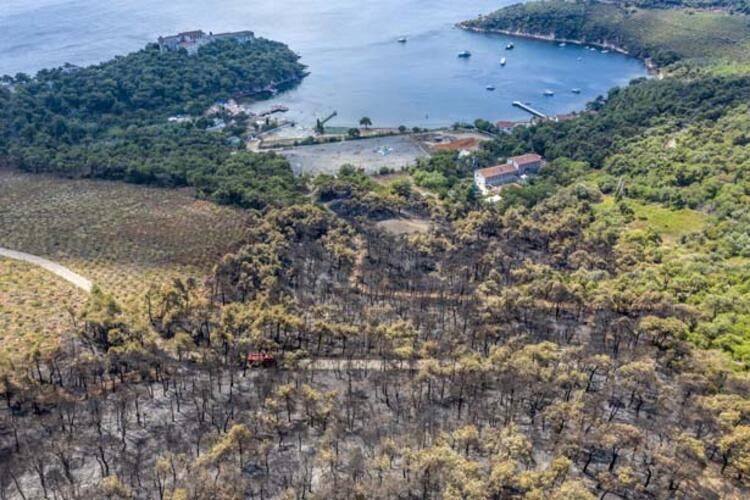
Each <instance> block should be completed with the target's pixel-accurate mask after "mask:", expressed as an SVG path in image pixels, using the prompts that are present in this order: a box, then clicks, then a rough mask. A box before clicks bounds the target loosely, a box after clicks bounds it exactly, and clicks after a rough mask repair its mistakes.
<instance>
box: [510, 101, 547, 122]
mask: <svg viewBox="0 0 750 500" xmlns="http://www.w3.org/2000/svg"><path fill="white" fill-rule="evenodd" d="M513 106H515V107H517V108H521V109H522V110H524V111H526V112H528V113H531V114H532V115H534V116H536V117H537V118H541V119H542V120H548V119H549V116H547V115H545V114H544V113H542V112H541V111H539V110H536V109H534V108H532V107H531V106H528V105H526V104H524V103H522V102H521V101H513Z"/></svg>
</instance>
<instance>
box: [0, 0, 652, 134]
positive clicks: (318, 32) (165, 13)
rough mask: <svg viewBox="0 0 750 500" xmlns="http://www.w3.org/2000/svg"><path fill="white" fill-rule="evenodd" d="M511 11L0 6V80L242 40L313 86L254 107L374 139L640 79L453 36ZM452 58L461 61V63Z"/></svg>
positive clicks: (287, 4)
mask: <svg viewBox="0 0 750 500" xmlns="http://www.w3.org/2000/svg"><path fill="white" fill-rule="evenodd" d="M509 3H511V1H509V0H461V1H456V0H378V1H377V2H374V1H364V0H215V1H206V0H203V1H200V0H170V1H154V0H0V33H1V34H2V35H1V36H0V75H2V74H16V73H19V72H24V73H28V74H33V73H35V72H36V71H38V70H39V69H42V68H48V67H55V66H60V65H62V64H63V63H72V64H76V65H87V64H95V63H98V62H102V61H105V60H108V59H110V58H112V57H114V56H116V55H120V54H126V53H128V52H131V51H135V50H138V49H140V48H142V47H143V46H144V45H146V44H147V43H149V42H153V41H155V40H156V38H157V37H158V36H159V35H169V34H174V33H177V32H181V31H188V30H197V29H202V30H204V31H206V32H209V31H212V32H214V33H218V32H224V31H236V30H252V31H254V32H255V34H256V35H257V36H262V37H266V38H271V39H274V40H278V41H281V42H284V43H286V44H288V45H289V47H290V48H291V49H292V50H294V51H295V52H297V53H298V54H300V56H301V58H302V59H301V61H302V62H303V63H304V64H305V65H307V67H308V71H309V72H310V74H309V76H308V77H307V78H305V79H304V80H303V82H302V83H301V84H299V85H298V86H296V87H295V88H293V89H290V90H288V91H285V92H283V93H281V94H279V95H278V96H276V97H274V98H273V99H272V100H270V101H266V102H262V103H257V104H256V105H255V106H257V107H258V108H259V109H260V108H269V107H270V106H272V105H275V104H281V105H286V106H288V107H289V108H290V110H289V112H288V116H289V117H290V118H293V119H295V120H298V121H299V122H300V123H306V124H310V123H314V122H315V119H316V118H321V117H325V116H328V115H329V114H330V113H332V112H334V111H335V112H336V113H337V116H336V117H335V118H334V119H333V120H331V121H330V122H329V123H328V125H332V126H344V127H345V126H350V125H354V124H356V123H358V122H359V120H360V118H361V117H363V116H368V117H369V118H370V119H371V120H372V122H373V125H374V126H376V127H378V126H381V127H395V126H399V125H405V126H407V127H414V126H419V127H441V126H450V125H451V124H453V123H456V122H471V121H474V120H475V119H476V118H483V119H487V120H491V121H495V120H525V119H528V118H529V115H528V114H527V113H526V112H525V111H523V110H521V109H519V108H517V107H514V106H513V105H512V103H513V101H520V102H523V103H527V104H529V105H531V106H533V107H534V108H536V109H539V110H540V111H542V112H544V113H546V114H551V115H554V114H562V113H570V112H574V111H580V110H582V109H584V108H585V106H586V103H587V102H589V101H591V100H593V99H595V98H596V97H597V96H599V95H606V93H607V91H608V90H609V89H611V88H612V87H615V86H625V85H627V84H628V82H630V81H631V80H632V79H634V78H639V77H644V76H646V74H647V71H646V68H645V66H644V65H643V63H642V62H641V61H639V60H637V59H635V58H632V57H628V56H625V55H622V54H618V53H613V52H609V53H602V51H600V50H590V48H588V47H582V46H578V45H573V44H568V45H566V46H562V47H561V46H559V45H558V44H555V43H550V42H544V41H537V40H528V39H519V38H511V37H508V36H499V35H488V34H480V33H470V32H466V31H463V30H461V29H458V28H457V27H456V23H458V22H460V21H463V20H465V19H470V18H474V17H476V16H478V15H480V14H488V13H490V12H492V11H493V10H495V9H497V8H500V7H502V6H503V5H507V4H509ZM401 37H405V38H406V40H407V41H406V43H399V42H398V39H399V38H401ZM509 43H513V44H514V48H513V49H512V50H506V46H507V45H508V44H509ZM462 51H469V52H470V53H471V57H469V58H460V57H458V53H459V52H462ZM503 57H505V58H506V60H507V63H506V65H505V66H502V65H501V64H500V61H501V59H502V58H503ZM488 87H494V89H495V90H488ZM573 89H580V93H574V92H573V91H572V90H573ZM547 91H549V92H547ZM545 93H547V94H549V93H552V94H554V95H545Z"/></svg>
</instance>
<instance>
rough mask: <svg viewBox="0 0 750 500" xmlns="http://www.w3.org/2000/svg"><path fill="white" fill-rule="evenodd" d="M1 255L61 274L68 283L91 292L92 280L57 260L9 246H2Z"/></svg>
mask: <svg viewBox="0 0 750 500" xmlns="http://www.w3.org/2000/svg"><path fill="white" fill-rule="evenodd" d="M0 257H7V258H9V259H14V260H20V261H23V262H28V263H29V264H34V265H35V266H39V267H41V268H43V269H46V270H47V271H49V272H51V273H52V274H55V275H57V276H59V277H60V278H62V279H64V280H65V281H67V282H68V283H71V284H72V285H74V286H76V287H78V288H80V289H81V290H83V291H84V292H87V293H91V287H92V284H91V281H89V280H87V279H86V278H84V277H83V276H81V275H80V274H76V273H74V272H73V271H71V270H70V269H68V268H67V267H65V266H62V265H60V264H58V263H57V262H52V261H51V260H47V259H44V258H42V257H37V256H36V255H31V254H28V253H24V252H17V251H15V250H9V249H7V248H2V247H0Z"/></svg>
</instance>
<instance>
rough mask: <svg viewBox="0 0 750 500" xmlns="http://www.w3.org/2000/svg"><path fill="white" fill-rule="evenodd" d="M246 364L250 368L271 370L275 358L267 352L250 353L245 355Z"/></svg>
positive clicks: (274, 364) (274, 363)
mask: <svg viewBox="0 0 750 500" xmlns="http://www.w3.org/2000/svg"><path fill="white" fill-rule="evenodd" d="M247 364H248V366H250V367H252V368H273V367H275V366H276V358H275V357H274V356H273V354H269V353H267V352H251V353H248V355H247Z"/></svg>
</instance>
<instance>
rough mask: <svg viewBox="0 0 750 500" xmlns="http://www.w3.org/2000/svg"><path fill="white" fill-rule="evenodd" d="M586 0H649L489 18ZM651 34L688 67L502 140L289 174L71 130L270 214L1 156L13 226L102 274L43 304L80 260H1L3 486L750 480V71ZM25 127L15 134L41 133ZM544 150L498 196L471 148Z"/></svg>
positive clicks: (424, 489)
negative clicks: (83, 292)
mask: <svg viewBox="0 0 750 500" xmlns="http://www.w3.org/2000/svg"><path fill="white" fill-rule="evenodd" d="M647 1H649V0H647ZM654 1H656V2H659V3H658V5H657V4H653V5H652V4H651V3H648V4H647V3H642V4H640V5H642V6H644V7H650V6H655V7H659V9H660V10H654V12H655V13H657V12H658V16H662V15H664V13H665V12H666V9H664V7H666V6H667V4H665V3H662V2H661V1H660V0H654ZM709 1H713V0H709ZM720 2H723V0H716V3H711V4H708V3H707V4H703V5H708V6H716V7H724V6H726V5H730V4H729V3H720ZM731 5H732V6H734V5H735V3H732V4H731ZM737 5H739V4H737ZM581 6H583V8H584V10H583V11H582V12H583V13H582V14H580V15H579V14H576V16H579V17H576V16H573V17H572V19H573V20H574V21H575V22H573V23H572V24H571V25H570V26H573V25H575V24H576V23H578V22H579V21H581V20H582V21H583V25H584V26H590V24H589V23H590V22H591V20H592V19H594V18H595V17H596V16H597V15H598V12H599V11H598V10H597V9H599V7H602V8H605V9H618V12H620V11H621V10H623V9H629V10H627V12H631V10H632V8H633V7H631V6H620V5H614V4H606V5H601V6H600V5H591V4H577V3H571V4H570V6H569V7H568V6H561V4H560V2H556V1H553V2H544V3H540V4H529V5H527V6H524V7H510V8H508V9H506V12H505V13H504V11H500V13H496V14H493V15H492V16H489V17H487V18H483V19H492V18H495V19H505V18H511V17H512V16H516V14H515V13H517V12H524V13H530V12H531V13H533V20H532V21H528V22H527V20H525V19H526V18H524V17H523V16H521V15H520V14H519V15H518V16H520V17H513V19H516V20H517V21H516V22H517V23H516V24H509V25H508V26H509V28H508V29H509V30H511V31H519V30H520V29H521V28H523V30H526V29H529V30H532V29H537V28H534V26H538V29H539V30H540V31H536V32H533V33H529V34H534V33H536V34H541V35H545V36H546V35H548V34H549V32H548V31H543V29H544V30H546V29H547V28H548V27H550V26H551V27H552V28H553V29H554V27H555V26H557V25H558V21H559V26H560V28H559V29H561V30H562V29H568V28H570V26H568V28H566V26H567V25H566V24H565V20H561V19H560V17H565V15H566V14H565V12H566V11H565V9H568V8H570V9H572V10H571V12H574V13H575V12H578V10H576V9H579V8H581ZM733 8H734V7H733ZM519 9H520V10H519ZM637 10H640V9H637ZM643 10H646V9H643ZM672 10H674V12H675V13H679V15H680V16H682V15H686V16H687V15H690V14H689V13H687V11H685V10H684V9H683V4H682V3H680V4H679V5H678V4H675V5H674V9H672ZM735 10H736V9H735ZM508 12H510V13H511V14H508ZM546 13H549V15H547V14H546ZM714 14H715V15H720V16H738V15H737V14H728V13H726V12H722V13H719V14H717V13H712V15H714ZM524 15H525V14H524ZM504 16H506V17H504ZM542 19H548V20H545V21H544V22H545V23H549V24H548V25H547V24H541V20H542ZM660 19H663V18H660ZM722 19H723V18H722ZM733 19H734V18H733ZM736 19H745V18H744V17H737V18H736ZM476 22H479V21H476ZM732 22H734V21H732ZM524 23H526V24H524ZM626 24H627V23H626ZM613 26H614V25H613V24H611V25H609V27H608V28H607V29H614V28H613ZM644 26H645V27H646V28H645V30H646V32H648V36H644V37H643V39H644V40H645V39H652V40H657V38H656V37H658V36H662V35H657V34H654V33H651V32H652V31H653V30H654V29H655V28H654V25H649V24H647V23H646V24H644ZM503 29H505V28H503ZM571 29H572V28H571ZM587 29H588V28H587ZM602 33H604V31H602ZM715 33H716V32H715V31H711V32H710V33H707V34H706V35H705V37H706V39H709V38H710V37H712V36H714V35H715ZM740 35H742V33H740ZM695 36H700V34H696V35H695ZM742 36H744V35H742ZM650 37H653V38H650ZM748 37H750V35H748ZM604 40H605V39H599V42H602V41H604ZM606 41H612V40H609V39H606ZM739 42H740V43H745V42H746V40H745V39H740V40H739ZM653 43H654V45H653V46H652V45H648V44H645V43H644V44H643V45H642V47H643V50H644V52H643V53H642V54H640V55H641V56H643V57H652V58H654V59H658V61H659V63H660V64H670V70H669V71H665V77H664V78H659V79H657V78H654V79H639V80H636V81H633V82H631V83H630V85H628V86H627V87H625V88H621V89H613V90H612V91H611V92H609V94H608V95H607V96H602V97H601V98H599V99H597V100H595V101H594V102H592V103H590V105H589V107H588V109H587V110H586V111H585V112H582V113H581V114H580V115H579V116H577V117H576V118H575V119H572V120H569V121H564V122H559V123H558V122H543V123H537V124H533V125H531V126H529V127H516V128H515V129H514V130H513V132H512V133H510V134H505V133H501V132H499V131H498V130H497V129H495V128H493V126H492V124H491V123H489V122H487V121H484V120H478V121H477V122H476V123H475V125H476V127H477V128H479V129H481V130H484V131H486V132H487V133H490V134H493V136H494V139H493V140H491V141H488V142H485V143H483V144H482V146H481V149H480V150H479V151H478V152H476V153H472V154H469V155H467V154H464V153H459V152H452V151H445V152H441V153H438V154H435V155H432V156H431V157H429V158H424V159H420V160H419V161H418V162H417V163H416V165H414V166H412V167H411V168H409V169H407V170H406V171H404V172H401V173H399V174H395V175H393V174H391V173H390V172H387V171H384V172H383V173H384V174H387V175H382V176H379V177H377V178H374V177H372V176H369V175H367V174H366V173H365V171H364V170H361V169H357V168H354V167H352V166H343V167H342V168H340V169H339V170H338V172H337V173H336V175H319V176H317V177H316V178H314V179H307V178H299V177H294V176H292V175H291V171H290V169H289V165H288V164H287V163H286V161H285V160H283V159H282V158H280V157H277V156H274V155H258V154H251V153H247V152H239V151H232V150H231V149H230V148H226V147H225V145H224V144H223V143H222V142H221V141H222V139H224V138H225V137H223V136H222V134H223V133H219V134H214V133H209V132H206V131H205V130H202V129H201V128H200V127H199V128H198V129H197V130H196V128H195V127H188V126H185V125H175V124H164V123H162V121H159V120H154V121H153V122H152V121H150V118H143V119H144V120H145V121H143V122H141V125H142V126H140V127H137V130H136V129H135V128H130V129H128V131H127V133H126V134H124V135H122V136H116V134H115V130H113V129H112V130H110V129H107V130H106V131H97V132H92V133H90V134H89V132H87V133H86V134H87V135H86V139H85V140H84V141H83V143H81V144H78V146H81V145H82V144H84V145H85V146H86V147H87V148H91V150H93V149H95V148H96V147H101V148H113V149H111V151H121V152H120V153H118V154H119V156H120V157H124V156H129V163H127V167H122V164H120V163H118V162H113V163H106V155H105V154H102V156H101V157H100V159H99V160H98V161H96V162H90V163H85V161H81V162H79V161H76V158H78V159H79V160H85V158H82V157H76V156H72V149H66V148H62V153H60V154H61V155H58V154H57V153H55V154H54V160H55V161H61V163H59V164H56V165H59V166H64V165H70V166H71V167H70V168H73V166H75V168H85V169H88V170H84V171H82V172H83V173H80V172H79V173H78V174H76V175H77V176H88V177H107V175H104V174H100V173H99V171H97V170H96V169H97V168H102V169H104V170H103V171H104V172H108V173H109V174H110V175H111V178H112V179H117V180H128V181H131V182H138V183H142V184H143V183H150V184H158V185H163V186H186V185H189V186H193V187H194V188H197V190H196V189H194V190H193V191H197V193H198V195H199V198H210V199H212V200H215V201H218V202H221V203H231V204H235V205H239V206H241V207H247V208H251V209H253V210H243V209H240V208H232V207H222V206H218V205H216V204H215V203H213V202H211V201H207V200H203V199H195V198H194V196H192V193H190V192H187V191H188V190H180V189H169V190H166V189H159V188H156V187H147V186H143V185H126V184H122V183H117V182H111V181H101V180H98V181H93V180H66V179H59V178H56V177H52V176H48V175H31V174H27V173H18V172H16V171H6V170H0V246H8V247H11V248H16V249H19V250H24V251H29V252H32V253H36V254H39V255H44V256H47V257H49V258H54V259H57V260H59V261H61V262H63V263H64V264H66V265H69V266H70V267H71V268H73V269H75V270H76V271H77V272H80V273H81V274H83V275H85V276H88V277H90V278H91V279H92V280H93V281H94V282H95V283H96V285H98V286H96V287H95V288H94V289H93V290H92V293H91V294H90V295H89V296H87V297H81V296H80V295H73V294H71V295H70V296H69V297H68V299H69V300H68V302H66V303H65V305H64V307H63V306H62V304H60V303H56V304H55V307H49V308H47V307H46V306H44V305H43V304H44V303H43V302H40V301H38V299H37V302H38V304H35V303H34V302H33V299H31V300H32V302H29V300H30V299H29V298H28V297H29V296H28V294H29V293H31V292H30V291H28V290H33V291H36V290H37V289H38V288H46V287H49V288H50V290H51V292H50V293H51V295H50V296H49V297H47V298H45V300H50V299H51V298H54V297H60V294H65V293H66V292H65V290H66V289H65V288H64V285H65V284H64V283H59V282H57V281H55V280H54V279H53V278H51V277H49V276H46V275H44V274H37V275H34V274H33V273H34V272H39V270H38V269H33V268H29V267H28V266H26V265H25V264H16V263H13V265H12V266H11V267H6V266H5V265H6V261H3V260H0V266H3V267H2V268H1V269H2V270H3V271H2V272H0V299H2V300H0V304H2V306H3V307H4V308H5V309H3V310H1V311H0V312H6V311H10V313H11V314H12V315H13V316H12V317H14V318H15V317H17V318H19V319H17V320H16V319H14V320H12V321H13V323H12V326H11V328H14V327H15V328H16V330H15V331H13V330H11V335H12V336H13V339H14V343H12V344H11V346H12V348H13V350H12V351H10V350H9V351H3V350H0V400H2V401H3V411H0V430H1V431H2V432H0V449H2V450H4V453H3V454H0V457H2V458H0V498H6V497H10V498H22V499H26V498H42V497H44V498H50V497H54V498H81V497H91V498H112V499H115V498H119V499H130V498H159V499H160V500H163V499H169V500H177V499H188V498H195V499H198V498H222V499H223V498H227V499H230V498H286V499H304V498H313V497H315V498H324V497H330V498H376V499H380V498H382V499H387V498H422V499H425V500H427V499H438V498H462V499H467V500H489V499H496V498H530V499H533V498H550V499H555V500H563V499H573V498H575V499H593V498H607V497H619V498H672V497H674V498H746V497H748V495H749V493H750V251H749V250H748V249H750V236H749V235H750V210H748V207H750V132H748V131H750V108H749V107H748V102H749V101H750V77H748V76H747V75H744V74H742V73H741V72H737V71H726V72H722V74H717V73H716V72H714V71H713V70H712V71H707V68H708V66H706V63H705V60H703V59H702V56H696V55H691V54H689V53H688V51H687V49H685V52H683V53H678V52H674V51H673V48H672V47H670V46H669V43H667V42H666V41H662V42H656V41H654V42H653ZM147 50H148V49H147ZM730 54H734V53H733V52H732V53H730ZM152 55H154V56H155V54H152ZM170 57H172V56H170ZM175 57H177V56H175ZM179 57H187V56H186V55H185V54H182V55H181V56H179ZM197 57H201V54H199V55H198V56H197ZM732 57H734V56H733V55H732ZM728 61H729V63H730V64H733V60H728ZM21 80H23V78H21ZM13 81H14V85H15V89H14V90H13V92H6V94H5V98H6V99H11V100H14V99H19V96H22V95H23V92H22V91H19V90H18V85H19V83H18V82H19V81H20V80H19V79H18V78H16V79H14V80H13ZM21 87H23V84H21ZM19 92H20V93H19ZM29 109H31V110H32V111H33V110H34V109H35V108H29ZM133 112H136V110H133ZM173 112H176V109H170V111H169V113H166V112H165V113H166V114H165V115H164V116H167V115H168V114H170V113H173ZM14 119H16V120H17V119H19V118H18V117H17V116H16V118H14ZM24 119H25V120H29V119H32V118H30V117H28V118H24ZM206 122H208V117H206ZM0 123H3V124H4V125H5V126H6V127H7V126H8V124H10V125H11V126H10V128H6V129H5V130H6V131H9V132H8V133H9V134H10V135H9V137H11V139H12V140H11V142H10V143H9V145H8V149H7V154H8V156H7V158H19V157H18V156H14V155H18V154H20V153H19V152H20V151H26V152H27V153H28V151H29V149H27V146H24V145H23V143H22V139H19V137H20V136H18V135H17V130H19V129H18V128H17V127H16V125H13V123H14V122H13V120H11V121H5V122H2V121H0ZM206 125H208V123H206ZM362 125H365V126H369V125H367V124H364V123H363V124H362ZM113 127H114V126H113ZM115 128H116V127H115ZM21 130H22V129H21ZM352 130H353V131H355V132H356V133H359V132H360V131H359V129H352ZM355 132H352V135H356V134H355ZM141 134H142V135H141ZM150 134H167V135H168V136H169V137H179V139H174V140H175V142H173V143H169V146H170V147H163V148H162V146H164V144H165V143H162V142H161V141H159V142H150V141H149V136H150ZM116 137H117V138H118V139H120V141H119V142H118V140H116ZM88 141H91V142H90V143H89V142H88ZM100 141H102V142H100ZM177 141H184V142H177ZM190 144H197V146H196V149H195V150H196V151H199V152H200V155H196V156H192V157H191V156H190V155H189V154H188V153H187V152H189V151H191V150H190V149H189V147H190V146H189V145H190ZM179 145H185V146H186V148H185V151H186V152H182V151H175V149H177V150H180V149H182V148H179V147H177V148H175V147H174V146H179ZM116 148H122V149H116ZM102 151H107V149H103V150H102ZM530 151H533V152H536V153H539V154H542V155H544V157H545V159H546V164H545V165H544V166H543V167H542V168H541V170H540V172H539V175H537V176H534V177H532V178H530V179H529V180H528V181H527V182H525V183H522V184H519V185H518V186H515V187H513V186H509V187H506V188H505V189H503V190H502V191H501V192H500V198H501V199H500V201H499V202H489V203H488V202H486V201H484V200H483V199H482V198H481V196H479V194H478V193H477V191H476V190H475V188H474V187H473V185H472V173H473V170H474V169H475V168H476V167H477V166H480V167H482V166H488V165H492V164H497V163H499V162H502V161H504V160H505V159H506V158H508V157H509V156H514V155H518V154H523V153H527V152H530ZM47 153H49V151H47ZM47 153H45V154H41V155H40V156H38V157H37V156H33V155H32V156H29V157H28V158H35V161H38V162H39V163H33V165H39V168H30V167H29V165H32V163H27V164H26V165H27V167H26V168H27V169H28V170H31V171H35V172H36V171H42V172H44V171H47V170H48V169H47V168H46V167H45V165H47V163H46V162H47V161H48V160H47V159H46V158H47V156H46V155H47ZM66 155H67V156H66ZM140 155H143V158H141V157H140ZM151 155H153V156H151ZM159 158H162V159H164V160H168V161H165V162H161V161H158V159H159ZM62 160H64V161H62ZM81 165H85V167H81ZM102 165H104V166H102ZM51 170H53V171H55V172H56V173H64V170H65V169H64V168H60V169H51ZM307 189H309V190H310V195H311V196H310V197H309V198H307V199H304V198H303V197H302V195H303V193H305V192H306V190H307ZM415 220H418V221H419V222H418V223H414V222H413V221H415ZM399 221H402V222H404V223H403V224H401V225H400V226H399V225H398V222H399ZM408 225H412V226H415V228H410V229H409V230H405V229H404V228H405V227H406V226H408ZM5 269H10V271H7V272H6V271H5ZM18 283H22V284H23V285H24V286H23V287H18V286H17V285H16V284H18ZM58 289H59V291H58ZM37 293H38V292H37ZM76 293H77V292H76ZM3 294H11V295H9V297H10V299H6V295H3ZM6 304H10V308H7V306H6ZM69 305H70V308H69V307H68V306H69ZM38 307H42V308H44V313H45V314H46V315H48V316H47V317H45V315H42V314H39V315H35V312H34V311H35V310H36V308H38ZM62 309H65V310H66V313H67V316H66V318H67V319H68V320H69V321H66V322H65V323H64V325H65V327H64V331H59V330H56V328H58V327H59V325H60V324H61V323H60V321H62V320H61V319H60V317H61V315H62ZM49 316H52V318H49ZM47 321H49V323H50V326H46V324H45V325H43V326H40V324H39V322H45V323H46V322H47ZM2 326H3V325H2V323H0V327H2ZM21 330H22V331H21ZM45 334H46V335H45ZM41 339H46V342H44V343H41ZM3 347H5V344H3ZM19 354H20V355H19ZM259 355H260V356H269V357H270V358H271V360H270V361H272V362H270V363H268V364H269V365H272V366H269V367H266V368H262V367H260V366H258V365H257V364H255V363H253V359H257V358H258V357H259Z"/></svg>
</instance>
